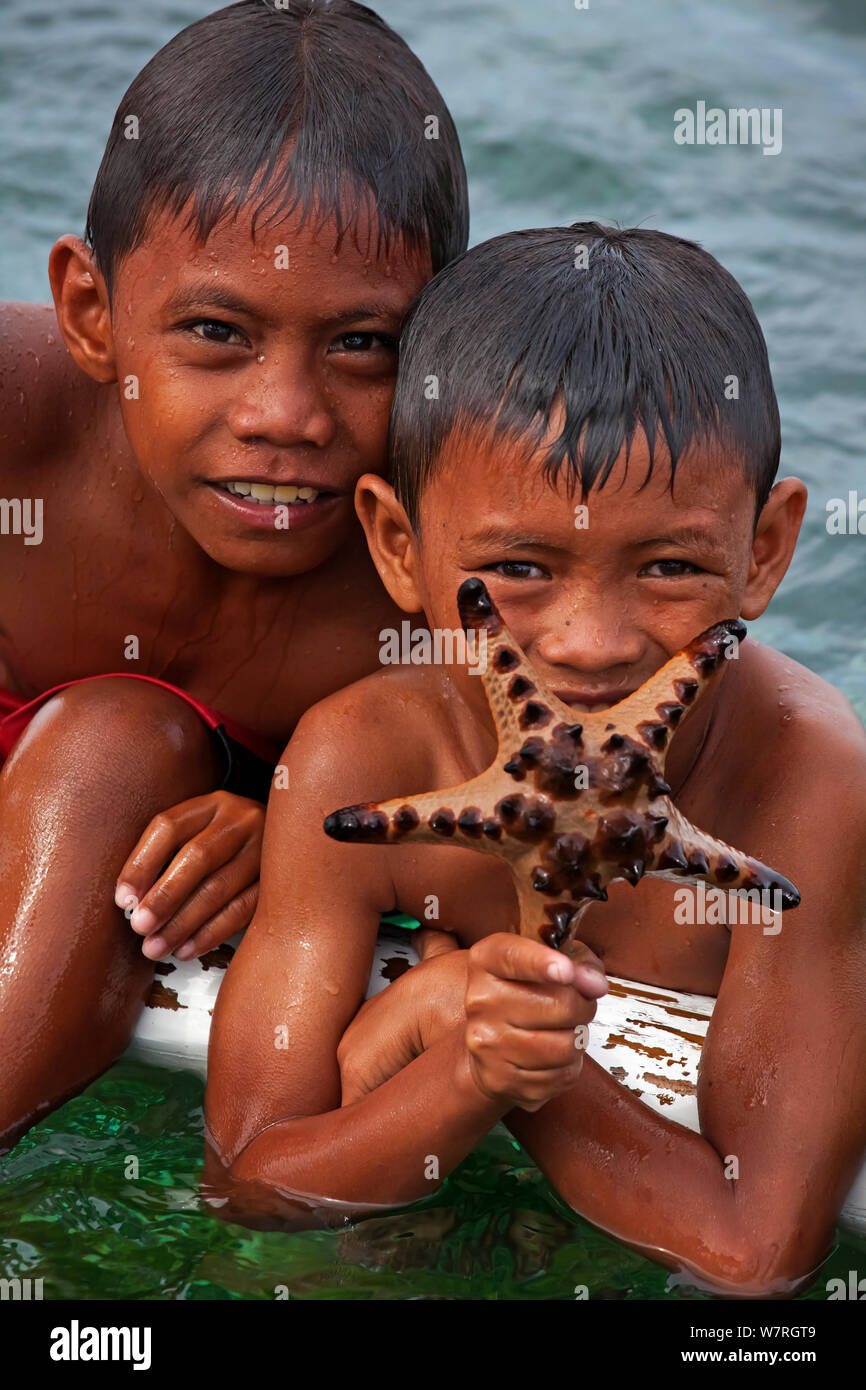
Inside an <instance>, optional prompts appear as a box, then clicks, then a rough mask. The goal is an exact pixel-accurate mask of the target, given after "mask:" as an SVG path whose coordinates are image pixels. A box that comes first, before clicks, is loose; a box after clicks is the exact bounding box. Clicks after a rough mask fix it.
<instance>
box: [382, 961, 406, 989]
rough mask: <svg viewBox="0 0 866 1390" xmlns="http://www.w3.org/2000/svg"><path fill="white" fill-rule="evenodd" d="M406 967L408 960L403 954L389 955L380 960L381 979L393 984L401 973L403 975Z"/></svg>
mask: <svg viewBox="0 0 866 1390" xmlns="http://www.w3.org/2000/svg"><path fill="white" fill-rule="evenodd" d="M408 969H409V962H408V960H406V958H405V957H404V956H389V957H388V959H387V960H383V961H382V969H381V971H380V974H381V976H382V979H383V980H387V981H388V983H389V984H393V983H394V981H395V980H399V978H400V976H401V975H405V974H406V971H407V970H408Z"/></svg>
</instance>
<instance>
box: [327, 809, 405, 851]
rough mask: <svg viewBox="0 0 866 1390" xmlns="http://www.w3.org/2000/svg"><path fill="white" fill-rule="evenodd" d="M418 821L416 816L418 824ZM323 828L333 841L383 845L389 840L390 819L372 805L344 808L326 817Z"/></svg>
mask: <svg viewBox="0 0 866 1390" xmlns="http://www.w3.org/2000/svg"><path fill="white" fill-rule="evenodd" d="M407 809H410V808H407ZM417 820H418V818H417V816H416V817H415V821H416V824H417ZM322 828H323V830H324V832H325V834H326V835H330V837H331V839H332V840H351V841H352V842H354V843H356V844H366V845H369V844H378V845H382V844H385V843H386V842H387V839H388V817H387V815H385V813H384V812H383V811H380V810H379V809H378V808H377V807H376V806H375V805H373V804H372V803H368V804H367V805H361V806H344V807H342V809H341V810H339V811H332V813H331V815H329V816H326V818H325V822H324V825H323V827H322Z"/></svg>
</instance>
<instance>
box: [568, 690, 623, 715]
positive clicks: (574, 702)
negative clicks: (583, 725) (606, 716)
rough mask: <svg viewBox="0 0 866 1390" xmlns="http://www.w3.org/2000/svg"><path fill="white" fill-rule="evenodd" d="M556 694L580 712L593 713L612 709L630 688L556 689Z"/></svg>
mask: <svg viewBox="0 0 866 1390" xmlns="http://www.w3.org/2000/svg"><path fill="white" fill-rule="evenodd" d="M553 693H554V695H555V696H556V697H557V699H558V700H561V701H562V703H563V704H564V705H570V706H571V708H572V709H574V710H577V712H578V714H591V713H592V712H593V710H598V709H610V708H611V706H612V705H617V704H619V702H620V700H624V699H625V697H626V696H627V695H630V694H631V693H632V692H631V691H630V690H596V691H590V690H574V689H569V690H565V689H560V690H554V692H553Z"/></svg>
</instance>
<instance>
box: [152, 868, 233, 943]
mask: <svg viewBox="0 0 866 1390" xmlns="http://www.w3.org/2000/svg"><path fill="white" fill-rule="evenodd" d="M258 900H259V883H258V879H256V882H255V883H251V884H250V885H249V887H248V888H245V889H244V891H243V892H242V893H238V895H237V897H236V898H232V900H231V902H230V903H226V905H225V907H224V908H222V910H221V911H219V912H217V913H215V914H214V916H213V917H211V919H210V921H208V922H205V924H204V926H203V927H200V928H199V930H198V931H197V932H195V933H194V934H193V935H192V936H188V937H186V939H185V940H184V941H183V942H182V943H181V945H180V946H178V947H177V948H176V950H175V951H174V956H175V958H176V959H177V960H192V959H193V958H194V957H195V956H203V955H204V954H205V952H207V951H212V950H213V949H214V947H215V946H221V945H222V944H223V942H224V941H228V939H229V937H230V936H234V935H235V933H236V932H239V931H243V930H244V928H245V927H248V926H249V924H250V922H251V921H252V920H253V915H254V913H255V910H256V906H257V904H258ZM160 935H162V933H160ZM158 939H159V938H158V937H150V939H149V940H148V941H146V942H145V943H144V946H143V948H142V949H143V950H144V951H145V953H146V954H148V955H150V954H151V949H152V948H153V944H154V942H155V941H157V940H158ZM149 948H150V949H149ZM163 954H166V955H168V954H171V947H170V946H166V949H165V951H164V953H163ZM151 958H152V959H153V958H154V957H152V956H151Z"/></svg>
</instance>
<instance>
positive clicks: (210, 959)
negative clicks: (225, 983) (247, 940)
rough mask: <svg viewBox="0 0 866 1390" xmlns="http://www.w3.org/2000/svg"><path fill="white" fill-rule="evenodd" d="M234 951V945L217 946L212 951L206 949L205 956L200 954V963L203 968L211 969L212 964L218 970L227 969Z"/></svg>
mask: <svg viewBox="0 0 866 1390" xmlns="http://www.w3.org/2000/svg"><path fill="white" fill-rule="evenodd" d="M234 953H235V948H234V946H228V945H224V946H215V947H214V948H213V950H212V951H205V953H204V955H203V956H199V958H198V963H199V965H200V966H201V968H202V970H210V968H211V966H214V968H215V969H217V970H227V969H228V967H229V965H230V964H231V959H232V956H233V955H234Z"/></svg>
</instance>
